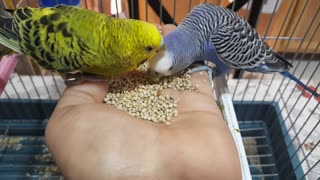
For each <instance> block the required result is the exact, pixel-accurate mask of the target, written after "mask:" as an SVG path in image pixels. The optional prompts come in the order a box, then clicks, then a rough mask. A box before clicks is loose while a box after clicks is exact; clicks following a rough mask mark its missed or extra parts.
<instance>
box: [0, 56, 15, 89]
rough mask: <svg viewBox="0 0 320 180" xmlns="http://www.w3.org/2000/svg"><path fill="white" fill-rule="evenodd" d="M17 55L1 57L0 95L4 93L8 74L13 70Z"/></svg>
mask: <svg viewBox="0 0 320 180" xmlns="http://www.w3.org/2000/svg"><path fill="white" fill-rule="evenodd" d="M18 56H19V54H12V55H7V56H3V58H2V59H1V61H0V95H1V94H2V92H3V91H4V88H5V87H6V84H7V82H8V80H9V77H10V74H11V73H12V71H13V70H14V68H15V67H16V65H17V62H18V60H19V58H18Z"/></svg>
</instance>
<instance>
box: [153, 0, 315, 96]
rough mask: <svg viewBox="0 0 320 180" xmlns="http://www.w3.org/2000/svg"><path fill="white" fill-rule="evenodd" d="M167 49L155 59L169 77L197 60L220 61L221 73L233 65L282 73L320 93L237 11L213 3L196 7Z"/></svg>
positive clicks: (155, 64) (171, 37)
mask: <svg viewBox="0 0 320 180" xmlns="http://www.w3.org/2000/svg"><path fill="white" fill-rule="evenodd" d="M164 44H165V46H166V48H165V49H163V50H160V51H159V52H158V53H157V54H156V55H155V56H154V57H153V58H152V59H151V60H150V68H151V70H152V71H153V72H155V73H156V74H159V75H162V76H169V75H172V74H175V73H177V72H180V71H183V70H185V69H186V68H188V67H189V66H190V65H191V64H193V63H194V62H196V61H203V60H208V61H212V62H213V63H215V64H216V70H217V75H222V74H225V73H227V72H228V71H229V70H230V68H234V69H241V70H246V71H251V72H262V73H271V72H279V73H281V74H282V75H283V76H285V77H288V78H290V79H292V80H294V81H295V82H297V83H298V84H299V85H301V86H302V87H303V88H304V89H306V90H307V91H309V92H311V93H312V94H313V95H315V96H319V94H318V93H316V92H314V91H313V90H311V89H310V88H308V87H307V86H306V85H305V84H303V83H302V82H301V81H300V80H299V79H297V78H296V77H294V76H293V75H292V74H291V73H289V72H288V70H289V68H290V67H292V65H291V64H290V63H289V62H288V61H287V60H286V59H284V58H283V57H281V56H280V55H279V54H277V53H276V52H274V51H272V49H271V48H270V47H269V46H268V45H267V44H266V43H265V42H264V41H263V39H262V38H261V37H260V36H259V35H258V33H257V32H256V30H255V29H253V28H252V27H251V26H250V25H249V24H248V23H247V22H246V21H245V20H244V19H243V18H241V17H240V16H239V15H238V14H237V13H235V12H233V11H231V10H229V9H226V8H223V7H220V6H215V5H212V4H209V3H203V4H200V5H197V6H196V7H194V8H193V9H192V10H191V12H190V13H189V14H188V15H187V17H186V18H185V19H184V20H183V21H182V22H181V24H180V25H179V26H178V27H177V28H176V29H175V30H174V31H172V32H171V33H169V34H167V35H166V36H165V37H164Z"/></svg>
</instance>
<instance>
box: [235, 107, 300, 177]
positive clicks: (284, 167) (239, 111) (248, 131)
mask: <svg viewBox="0 0 320 180" xmlns="http://www.w3.org/2000/svg"><path fill="white" fill-rule="evenodd" d="M234 108H235V111H236V115H237V119H238V123H239V128H240V132H241V136H242V139H243V143H244V146H245V150H246V154H247V159H248V162H249V166H250V172H251V175H252V179H280V180H282V179H300V177H303V175H304V173H303V170H302V167H301V166H298V164H299V163H300V161H299V159H298V156H297V154H296V153H294V152H296V148H295V147H294V146H293V145H290V146H289V147H287V144H292V143H290V142H291V141H292V139H291V138H290V136H288V135H286V134H287V133H288V130H287V128H286V127H285V125H284V123H283V118H282V116H281V112H280V108H279V106H278V104H277V103H271V102H234ZM284 135H286V136H284ZM297 166H298V168H296V169H295V170H294V168H293V167H297Z"/></svg>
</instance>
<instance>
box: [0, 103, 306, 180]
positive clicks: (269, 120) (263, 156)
mask: <svg viewBox="0 0 320 180" xmlns="http://www.w3.org/2000/svg"><path fill="white" fill-rule="evenodd" d="M56 103H57V101H50V100H34V101H30V100H28V101H27V100H26V101H21V100H0V133H1V134H0V135H2V137H1V142H0V152H1V157H0V179H9V178H10V179H19V178H21V177H31V178H37V177H50V179H56V178H59V177H60V175H61V174H60V173H59V171H58V169H57V168H56V166H55V162H54V161H53V159H52V157H51V154H50V153H49V152H48V149H47V147H46V145H45V142H44V137H43V136H44V130H45V127H46V125H47V120H48V118H49V117H50V115H51V113H52V111H53V110H54V107H55V106H56ZM234 108H235V111H236V114H237V118H238V121H239V127H240V131H241V135H242V138H243V142H244V144H245V149H246V153H247V157H248V160H249V164H250V171H251V174H252V177H253V179H281V180H282V179H297V177H301V176H302V175H303V171H302V168H301V167H300V168H298V169H296V170H295V171H293V167H296V165H297V164H298V163H299V160H298V157H297V156H293V158H291V160H290V158H289V157H290V154H292V152H295V148H294V147H293V146H290V147H287V146H286V143H287V144H288V143H289V142H290V141H291V139H290V137H289V136H286V138H285V137H284V136H283V134H285V133H286V132H287V129H286V128H285V127H280V124H282V122H283V119H282V117H281V116H278V114H280V113H279V107H278V105H277V104H275V103H274V104H271V103H270V102H253V103H251V102H250V103H246V102H241V103H240V102H234ZM272 140H273V141H272Z"/></svg>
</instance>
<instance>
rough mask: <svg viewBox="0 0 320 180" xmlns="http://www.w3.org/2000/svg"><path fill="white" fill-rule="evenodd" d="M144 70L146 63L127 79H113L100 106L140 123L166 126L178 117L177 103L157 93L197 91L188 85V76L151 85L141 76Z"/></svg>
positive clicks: (169, 96) (168, 96)
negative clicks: (149, 122) (141, 120)
mask: <svg viewBox="0 0 320 180" xmlns="http://www.w3.org/2000/svg"><path fill="white" fill-rule="evenodd" d="M147 69H148V63H144V64H143V65H141V66H140V67H139V68H138V70H137V71H134V72H131V73H129V74H128V75H127V76H123V77H120V78H113V79H112V80H111V81H110V82H109V83H110V85H109V93H108V94H107V95H106V97H105V99H104V102H105V103H106V104H109V105H112V106H115V107H116V108H118V109H120V110H122V111H126V112H128V114H130V115H132V116H135V117H138V118H140V119H143V120H148V121H152V122H155V123H165V124H167V125H168V124H170V120H171V118H172V117H174V116H177V115H178V110H177V107H178V101H179V100H175V99H174V98H173V97H172V96H171V95H162V93H161V92H160V91H161V90H163V89H173V90H176V91H197V88H196V87H195V86H194V85H192V83H191V80H190V78H191V76H190V75H189V74H185V75H182V76H180V77H177V76H176V77H167V78H164V79H162V80H160V81H159V82H158V83H154V82H152V80H151V78H150V77H149V76H148V75H147V74H146V73H145V72H146V70H147Z"/></svg>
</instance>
